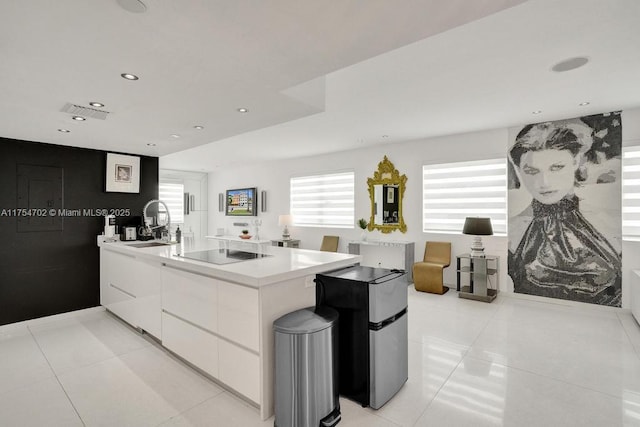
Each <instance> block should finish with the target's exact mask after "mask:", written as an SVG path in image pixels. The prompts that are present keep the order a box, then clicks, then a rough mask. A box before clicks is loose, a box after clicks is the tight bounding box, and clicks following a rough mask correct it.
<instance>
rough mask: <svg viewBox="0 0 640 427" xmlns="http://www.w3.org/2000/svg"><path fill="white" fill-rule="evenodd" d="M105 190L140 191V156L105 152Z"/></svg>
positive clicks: (117, 191)
mask: <svg viewBox="0 0 640 427" xmlns="http://www.w3.org/2000/svg"><path fill="white" fill-rule="evenodd" d="M105 179H106V180H105V182H106V185H105V191H106V192H110V193H139V192H140V157H138V156H125V155H123V154H114V153H107V173H106V178H105Z"/></svg>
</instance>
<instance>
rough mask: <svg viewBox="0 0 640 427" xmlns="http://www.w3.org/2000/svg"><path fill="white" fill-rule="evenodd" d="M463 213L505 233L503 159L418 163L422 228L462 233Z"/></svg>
mask: <svg viewBox="0 0 640 427" xmlns="http://www.w3.org/2000/svg"><path fill="white" fill-rule="evenodd" d="M467 216H480V217H489V218H491V225H492V226H493V233H494V234H498V235H506V234H507V160H506V158H505V159H494V160H480V161H474V162H458V163H448V164H439V165H424V166H422V218H423V220H422V231H424V232H431V233H462V226H463V225H464V219H465V218H466V217H467Z"/></svg>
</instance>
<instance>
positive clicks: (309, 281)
mask: <svg viewBox="0 0 640 427" xmlns="http://www.w3.org/2000/svg"><path fill="white" fill-rule="evenodd" d="M315 285H316V282H315V276H307V277H305V278H304V287H305V288H313V287H314V286H315Z"/></svg>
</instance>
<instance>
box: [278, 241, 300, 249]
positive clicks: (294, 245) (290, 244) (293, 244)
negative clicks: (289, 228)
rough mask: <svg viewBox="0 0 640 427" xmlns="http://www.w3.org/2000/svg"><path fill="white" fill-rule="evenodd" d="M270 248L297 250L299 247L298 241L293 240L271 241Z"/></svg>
mask: <svg viewBox="0 0 640 427" xmlns="http://www.w3.org/2000/svg"><path fill="white" fill-rule="evenodd" d="M271 246H280V247H283V248H299V247H300V240H295V239H289V240H283V239H280V240H272V241H271Z"/></svg>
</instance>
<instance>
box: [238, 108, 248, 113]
mask: <svg viewBox="0 0 640 427" xmlns="http://www.w3.org/2000/svg"><path fill="white" fill-rule="evenodd" d="M248 112H249V110H248V109H246V108H238V113H248Z"/></svg>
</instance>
